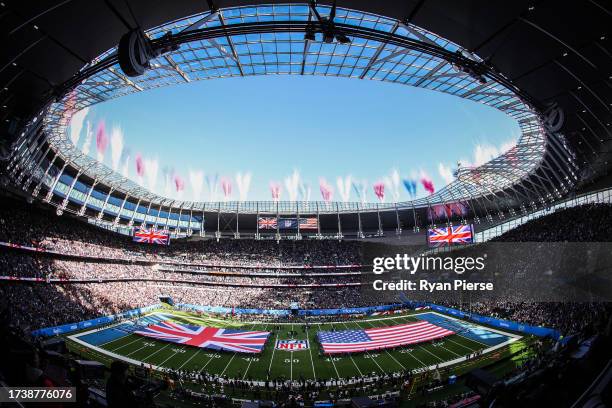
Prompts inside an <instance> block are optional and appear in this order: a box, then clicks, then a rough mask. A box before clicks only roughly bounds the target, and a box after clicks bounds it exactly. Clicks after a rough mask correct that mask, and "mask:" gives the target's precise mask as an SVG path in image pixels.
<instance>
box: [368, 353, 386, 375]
mask: <svg viewBox="0 0 612 408" xmlns="http://www.w3.org/2000/svg"><path fill="white" fill-rule="evenodd" d="M366 354H367V355H368V356H370V360H372V361H374V364H376V365H377V366H378V368H380V371H382V372H383V374H387V372H386V371H385V370H383V368H382V367H381V366H380V364H378V361H376V358H375V357H373V356H372V355H371V354H370V353H368V351H367V350H366Z"/></svg>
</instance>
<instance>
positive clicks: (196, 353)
mask: <svg viewBox="0 0 612 408" xmlns="http://www.w3.org/2000/svg"><path fill="white" fill-rule="evenodd" d="M201 350H202V349H201V348H198V349H197V350H196V352H195V353H193V354H192V355H191V357H189V358H188V359H187V360H186V361H185V362H184V363H183V364H181V366H180V367H179V368H178V369H179V370H180V369H181V368H183V366H184V365H185V364H187V363H188V362H190V361H191V359H192V358H194V357H195V356H197V355H198V353H199V352H200V351H201Z"/></svg>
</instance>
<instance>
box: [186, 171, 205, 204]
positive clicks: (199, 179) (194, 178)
mask: <svg viewBox="0 0 612 408" xmlns="http://www.w3.org/2000/svg"><path fill="white" fill-rule="evenodd" d="M189 183H190V184H191V193H192V194H193V197H192V198H193V201H200V199H201V196H202V188H203V187H204V172H203V171H202V170H189Z"/></svg>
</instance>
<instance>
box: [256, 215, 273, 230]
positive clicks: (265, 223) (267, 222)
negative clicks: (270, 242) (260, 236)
mask: <svg viewBox="0 0 612 408" xmlns="http://www.w3.org/2000/svg"><path fill="white" fill-rule="evenodd" d="M257 223H258V225H259V229H276V225H277V221H276V218H273V217H259V219H258V220H257Z"/></svg>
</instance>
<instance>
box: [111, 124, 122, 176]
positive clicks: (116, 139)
mask: <svg viewBox="0 0 612 408" xmlns="http://www.w3.org/2000/svg"><path fill="white" fill-rule="evenodd" d="M110 145H111V167H112V169H113V170H115V171H116V170H117V169H118V168H119V160H120V159H121V153H123V131H122V130H121V128H120V127H119V126H113V129H112V130H111V137H110Z"/></svg>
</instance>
